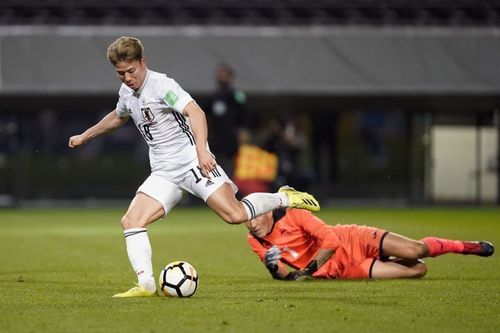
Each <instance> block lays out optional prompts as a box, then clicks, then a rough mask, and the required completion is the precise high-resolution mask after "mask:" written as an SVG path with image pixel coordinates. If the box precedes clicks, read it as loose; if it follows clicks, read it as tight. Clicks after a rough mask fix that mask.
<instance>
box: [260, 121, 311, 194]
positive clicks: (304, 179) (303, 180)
mask: <svg viewBox="0 0 500 333" xmlns="http://www.w3.org/2000/svg"><path fill="white" fill-rule="evenodd" d="M263 148H264V149H265V150H267V151H269V152H272V153H274V154H276V155H277V157H278V161H279V169H278V174H277V177H276V179H275V181H274V184H273V185H274V187H276V188H279V187H280V186H283V185H286V184H289V185H291V186H294V187H297V188H307V187H308V186H309V185H310V182H311V180H312V176H311V172H307V171H306V169H305V168H304V167H303V165H302V164H301V163H300V159H301V155H302V153H303V152H304V151H305V150H306V148H307V140H306V135H305V134H304V132H303V131H302V130H301V129H300V127H299V126H298V123H297V121H296V120H295V119H286V120H284V119H282V118H272V119H271V120H270V121H269V122H268V127H267V133H266V139H265V141H264V144H263Z"/></svg>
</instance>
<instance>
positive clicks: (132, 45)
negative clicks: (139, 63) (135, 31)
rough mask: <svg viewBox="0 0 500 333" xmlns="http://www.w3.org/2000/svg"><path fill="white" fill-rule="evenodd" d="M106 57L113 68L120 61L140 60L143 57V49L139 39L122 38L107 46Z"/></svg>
mask: <svg viewBox="0 0 500 333" xmlns="http://www.w3.org/2000/svg"><path fill="white" fill-rule="evenodd" d="M107 56H108V60H109V62H110V63H111V64H112V65H113V66H116V64H117V63H119V62H120V61H134V60H141V59H142V58H143V57H144V47H143V46H142V43H141V41H140V40H139V39H137V38H134V37H126V36H122V37H119V38H117V39H116V40H115V41H114V42H113V43H111V45H109V47H108V52H107Z"/></svg>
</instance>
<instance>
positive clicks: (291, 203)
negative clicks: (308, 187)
mask: <svg viewBox="0 0 500 333" xmlns="http://www.w3.org/2000/svg"><path fill="white" fill-rule="evenodd" d="M278 192H279V193H284V194H285V195H286V196H287V198H288V207H290V208H301V209H307V210H310V211H312V212H317V211H319V209H320V207H319V203H318V200H316V199H315V198H314V197H313V196H312V195H310V194H309V193H306V192H299V191H296V190H295V189H294V188H293V187H290V186H288V185H285V186H281V187H280V189H279V190H278Z"/></svg>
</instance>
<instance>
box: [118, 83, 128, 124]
mask: <svg viewBox="0 0 500 333" xmlns="http://www.w3.org/2000/svg"><path fill="white" fill-rule="evenodd" d="M115 112H116V114H117V115H118V116H119V117H128V116H130V110H129V109H128V108H127V105H126V104H125V98H124V96H123V94H122V89H120V92H119V97H118V102H117V103H116V109H115Z"/></svg>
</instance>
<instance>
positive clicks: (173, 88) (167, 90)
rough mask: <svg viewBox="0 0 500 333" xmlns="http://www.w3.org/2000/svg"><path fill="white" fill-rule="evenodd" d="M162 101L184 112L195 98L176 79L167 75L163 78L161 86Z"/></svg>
mask: <svg viewBox="0 0 500 333" xmlns="http://www.w3.org/2000/svg"><path fill="white" fill-rule="evenodd" d="M158 92H159V93H160V96H161V98H162V102H163V103H164V104H165V105H166V106H168V107H171V108H173V109H174V110H176V111H177V112H182V111H183V110H184V108H185V107H186V105H188V104H189V103H190V102H191V101H193V98H192V97H191V95H189V93H187V92H186V91H185V90H184V89H182V87H181V86H180V85H179V84H178V83H177V82H176V81H175V80H174V79H171V78H169V77H167V76H164V78H163V79H162V84H161V86H160V88H159V91H158Z"/></svg>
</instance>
